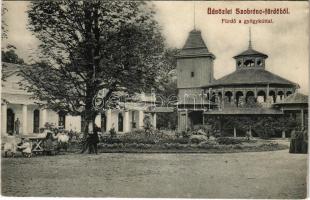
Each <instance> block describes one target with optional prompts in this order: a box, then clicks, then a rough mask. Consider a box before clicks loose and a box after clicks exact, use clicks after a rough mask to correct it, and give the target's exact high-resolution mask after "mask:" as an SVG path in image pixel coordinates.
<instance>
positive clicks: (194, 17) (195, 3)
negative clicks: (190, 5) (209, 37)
mask: <svg viewBox="0 0 310 200" xmlns="http://www.w3.org/2000/svg"><path fill="white" fill-rule="evenodd" d="M194 30H196V2H195V1H194Z"/></svg>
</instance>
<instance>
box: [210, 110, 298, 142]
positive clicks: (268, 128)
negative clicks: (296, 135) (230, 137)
mask: <svg viewBox="0 0 310 200" xmlns="http://www.w3.org/2000/svg"><path fill="white" fill-rule="evenodd" d="M220 120H221V121H222V128H223V129H225V128H226V129H227V128H234V127H235V128H237V129H241V130H243V131H247V130H250V129H252V130H254V131H255V132H256V133H257V134H258V135H259V136H260V137H261V138H269V137H271V136H274V135H275V132H276V131H283V130H284V131H289V130H291V129H292V128H293V127H295V126H296V124H297V123H296V120H295V119H293V118H291V117H289V116H286V115H283V116H221V118H218V117H208V118H207V119H206V122H207V123H209V124H211V126H212V127H213V129H219V125H218V124H219V121H220Z"/></svg>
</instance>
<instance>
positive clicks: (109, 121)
mask: <svg viewBox="0 0 310 200" xmlns="http://www.w3.org/2000/svg"><path fill="white" fill-rule="evenodd" d="M105 117H106V131H107V132H108V131H110V130H111V128H112V110H111V109H108V110H107V111H106V113H105Z"/></svg>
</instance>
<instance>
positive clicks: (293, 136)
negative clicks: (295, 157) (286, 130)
mask: <svg viewBox="0 0 310 200" xmlns="http://www.w3.org/2000/svg"><path fill="white" fill-rule="evenodd" d="M295 146H296V128H294V129H293V130H292V132H291V142H290V150H289V152H290V153H296V152H295Z"/></svg>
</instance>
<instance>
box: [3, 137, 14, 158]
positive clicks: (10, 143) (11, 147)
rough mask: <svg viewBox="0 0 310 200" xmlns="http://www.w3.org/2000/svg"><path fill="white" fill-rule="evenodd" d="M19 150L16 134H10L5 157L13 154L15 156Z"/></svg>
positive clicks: (5, 148) (5, 147)
mask: <svg viewBox="0 0 310 200" xmlns="http://www.w3.org/2000/svg"><path fill="white" fill-rule="evenodd" d="M16 150H17V144H16V138H15V137H14V136H8V137H7V141H6V142H5V143H4V148H3V151H4V157H7V156H8V155H11V157H14V156H15V154H16Z"/></svg>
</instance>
